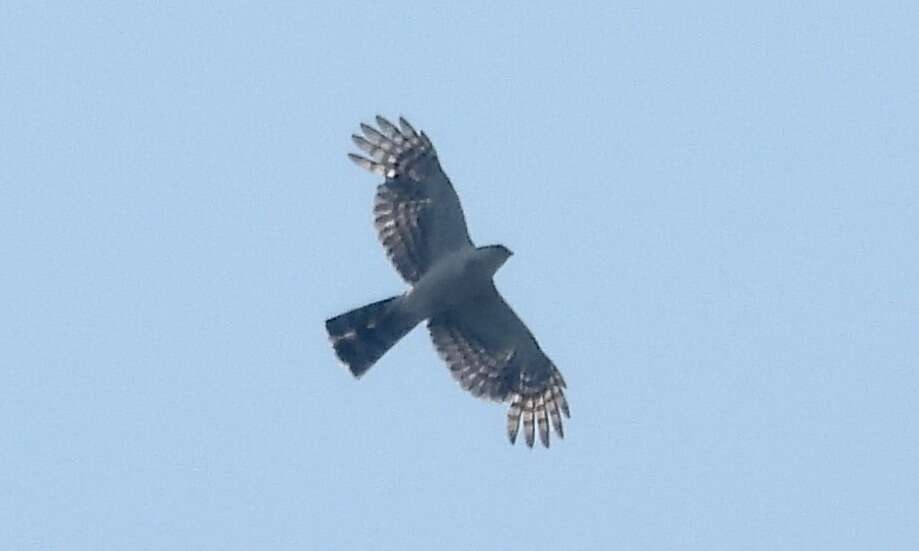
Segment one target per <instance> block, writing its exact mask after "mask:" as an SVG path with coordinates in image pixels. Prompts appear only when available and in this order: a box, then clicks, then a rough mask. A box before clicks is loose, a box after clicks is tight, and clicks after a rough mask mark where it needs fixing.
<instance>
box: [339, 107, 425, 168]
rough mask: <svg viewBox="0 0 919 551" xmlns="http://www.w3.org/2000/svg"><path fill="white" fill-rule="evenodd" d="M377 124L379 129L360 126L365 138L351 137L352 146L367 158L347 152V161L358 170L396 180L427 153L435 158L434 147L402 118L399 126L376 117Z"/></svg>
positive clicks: (364, 125)
mask: <svg viewBox="0 0 919 551" xmlns="http://www.w3.org/2000/svg"><path fill="white" fill-rule="evenodd" d="M376 122H377V126H379V128H380V129H379V130H377V129H376V128H374V127H372V126H370V125H369V124H364V123H361V131H362V132H363V133H364V135H363V136H360V135H358V134H353V135H352V136H351V139H352V140H353V141H354V145H356V146H357V147H358V148H360V149H361V151H363V152H364V153H366V154H367V156H368V157H369V158H367V157H363V156H361V155H357V154H355V153H348V158H349V159H351V160H352V161H354V163H355V164H357V165H358V166H359V167H361V168H363V169H365V170H368V171H370V172H373V173H374V174H378V175H380V176H383V177H384V178H387V179H390V178H395V177H396V176H397V175H398V173H399V172H400V171H401V170H402V169H404V168H405V167H406V166H409V165H410V164H411V163H412V161H413V160H414V159H415V158H416V157H419V156H422V155H426V154H429V153H431V154H434V155H436V153H435V152H434V145H433V144H432V143H431V140H430V139H429V138H428V137H427V136H426V135H425V133H424V132H418V131H416V130H415V129H414V128H413V127H412V125H411V124H409V123H408V121H407V120H405V119H404V118H402V117H399V126H396V125H395V124H393V123H391V122H389V121H388V120H387V119H385V118H384V117H382V116H379V115H377V117H376ZM411 154H414V155H413V156H412V155H411Z"/></svg>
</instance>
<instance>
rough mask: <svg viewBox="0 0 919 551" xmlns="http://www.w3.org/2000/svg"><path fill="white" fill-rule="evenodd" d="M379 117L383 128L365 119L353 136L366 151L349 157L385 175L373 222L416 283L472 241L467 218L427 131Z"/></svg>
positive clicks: (398, 267) (396, 262) (400, 266)
mask: <svg viewBox="0 0 919 551" xmlns="http://www.w3.org/2000/svg"><path fill="white" fill-rule="evenodd" d="M376 121H377V126H378V128H374V127H372V126H370V125H367V124H361V131H363V133H364V135H363V136H359V135H357V134H355V135H353V136H352V139H353V140H354V143H355V144H356V145H357V146H358V147H359V148H360V149H361V150H362V151H364V153H366V154H367V157H362V156H360V155H355V154H354V153H349V154H348V157H350V158H351V160H352V161H354V162H355V163H357V164H358V165H359V166H361V167H363V168H365V169H367V170H369V171H370V172H373V173H375V174H379V175H380V176H383V177H384V178H385V179H386V180H385V181H384V182H383V183H382V184H380V186H379V187H378V188H377V194H376V199H375V201H374V207H373V214H374V225H375V226H376V229H377V233H378V234H379V238H380V241H381V242H382V243H383V247H384V248H385V249H386V254H387V255H388V256H389V258H390V260H392V263H393V264H394V265H395V267H396V270H398V271H399V273H400V274H401V275H402V277H403V278H404V279H405V280H406V281H408V282H410V283H414V282H416V281H418V280H419V279H420V278H421V276H422V275H424V273H425V272H426V271H427V270H428V268H430V267H431V266H432V265H433V264H434V263H435V262H436V261H437V260H438V259H439V258H441V257H443V256H446V255H447V254H449V253H451V252H453V251H456V250H458V249H460V248H463V247H466V246H470V245H471V241H470V239H469V233H468V231H467V230H466V219H465V217H464V216H463V209H462V207H461V206H460V202H459V198H458V197H457V196H456V191H454V190H453V185H452V184H450V180H449V179H448V178H447V175H446V174H444V171H443V170H442V169H441V168H440V163H439V162H438V160H437V152H436V151H434V146H433V145H432V144H431V140H430V139H428V137H427V136H426V135H425V134H424V132H417V131H415V129H414V128H412V126H411V125H410V124H409V123H408V122H407V121H406V120H405V119H403V118H401V117H400V118H399V126H398V127H397V126H396V125H394V124H393V123H391V122H389V121H388V120H386V119H384V118H383V117H379V116H378V117H377V118H376Z"/></svg>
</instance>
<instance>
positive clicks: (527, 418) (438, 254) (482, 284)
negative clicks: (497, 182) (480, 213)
mask: <svg viewBox="0 0 919 551" xmlns="http://www.w3.org/2000/svg"><path fill="white" fill-rule="evenodd" d="M376 122H377V128H374V127H372V126H370V125H367V124H361V130H362V131H363V136H359V135H357V134H355V135H354V136H352V138H353V140H354V143H355V144H356V145H357V147H359V148H360V149H361V150H362V151H364V153H365V154H366V157H362V156H360V155H355V154H353V153H349V154H348V157H350V158H351V160H352V161H354V162H355V163H356V164H357V165H358V166H360V167H363V168H365V169H367V170H369V171H370V172H373V173H374V174H377V175H379V176H382V177H383V178H384V181H383V183H382V184H380V185H379V187H377V193H376V198H375V200H374V207H373V214H374V224H375V226H376V230H377V233H378V234H379V238H380V241H381V242H382V243H383V247H384V248H385V249H386V254H387V255H388V256H389V259H390V260H391V261H392V263H393V264H394V265H395V267H396V270H398V272H399V274H401V275H402V277H403V278H404V279H405V281H406V282H407V283H408V284H409V285H410V288H409V290H408V291H406V292H405V293H404V294H401V295H397V296H394V297H392V298H388V299H386V300H382V301H379V302H375V303H373V304H368V305H367V306H364V307H362V308H357V309H355V310H352V311H350V312H346V313H344V314H342V315H340V316H337V317H334V318H331V319H329V320H327V321H326V322H325V326H326V329H327V330H328V332H329V337H330V339H331V341H332V344H333V346H334V347H335V353H336V354H337V355H338V358H339V359H341V361H342V362H344V363H345V364H346V365H347V366H348V369H349V370H350V371H351V373H352V374H353V375H354V376H355V377H360V376H362V375H363V374H364V373H366V372H367V370H368V369H370V367H371V366H372V365H373V364H374V362H376V361H377V360H378V359H380V357H381V356H382V355H383V354H384V353H385V352H386V351H387V350H389V349H390V348H391V347H392V346H393V345H394V344H396V342H397V341H398V340H399V339H401V338H402V337H404V336H405V335H406V334H407V333H408V332H409V331H411V330H412V328H414V327H415V326H416V325H418V324H419V323H421V322H422V321H425V320H427V325H428V331H430V333H431V339H432V340H433V341H434V347H435V348H436V349H437V351H438V353H440V356H441V357H442V358H443V359H444V361H446V363H447V365H448V366H449V367H450V372H451V373H452V374H453V377H454V378H456V379H457V381H459V383H460V385H462V387H463V388H464V389H465V390H468V391H469V392H471V393H472V394H473V395H475V396H479V397H484V398H490V399H492V400H496V401H499V402H508V401H509V402H510V407H509V409H508V411H507V435H508V437H509V438H510V441H511V443H514V441H515V440H516V439H517V433H518V431H519V429H520V424H521V421H522V422H523V434H524V437H525V438H526V443H527V445H528V446H530V447H532V446H533V442H534V441H535V438H536V437H535V435H536V429H537V428H538V429H539V439H540V440H541V441H542V444H543V445H544V446H546V447H548V446H549V424H550V423H551V425H552V427H553V428H554V429H555V432H556V433H557V434H558V436H559V437H562V436H564V433H563V431H562V415H564V416H565V417H569V416H570V414H569V412H568V403H567V401H566V400H565V394H564V391H563V389H564V388H565V381H564V380H563V379H562V375H561V373H559V372H558V370H557V369H556V368H555V365H554V364H553V363H552V360H550V359H549V358H548V357H547V356H546V355H545V353H543V351H542V349H540V348H539V344H537V342H536V339H535V338H533V335H532V333H530V331H529V329H527V327H526V325H524V323H523V321H521V320H520V318H518V317H517V315H516V314H515V313H514V311H513V310H511V308H510V306H508V305H507V303H506V302H505V301H504V299H503V298H502V297H501V294H500V293H499V292H498V290H497V289H496V288H495V284H494V281H493V280H492V277H493V276H494V274H495V272H497V270H498V268H500V267H501V265H502V264H504V262H506V261H507V259H508V258H509V257H510V256H511V254H512V253H511V251H510V250H508V249H507V248H506V247H504V246H503V245H489V246H486V247H476V246H475V245H474V244H473V243H472V240H471V239H470V238H469V232H468V231H467V229H466V220H465V218H464V217H463V209H462V207H461V206H460V202H459V198H458V197H457V196H456V192H455V191H454V190H453V186H452V185H451V184H450V180H449V179H448V178H447V175H446V174H444V172H443V170H442V169H441V167H440V163H439V162H438V160H437V153H436V152H435V151H434V146H433V145H432V144H431V140H430V139H428V137H427V136H426V135H425V133H424V132H417V131H416V130H415V129H414V128H412V126H411V125H410V124H409V123H408V122H407V121H406V120H405V119H403V118H400V119H399V125H398V126H396V125H395V124H393V123H391V122H390V121H388V120H386V119H385V118H383V117H379V116H378V117H377V118H376Z"/></svg>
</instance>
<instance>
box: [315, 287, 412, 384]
mask: <svg viewBox="0 0 919 551" xmlns="http://www.w3.org/2000/svg"><path fill="white" fill-rule="evenodd" d="M401 298H402V297H401V296H395V297H391V298H388V299H386V300H381V301H379V302H374V303H373V304H368V305H367V306H363V307H361V308H356V309H354V310H351V311H350V312H345V313H344V314H341V315H340V316H336V317H334V318H331V319H329V320H326V322H325V328H326V331H328V332H329V339H331V341H332V346H334V347H335V354H337V355H338V359H340V360H341V361H342V362H344V363H345V365H347V366H348V369H349V370H350V371H351V374H352V375H354V376H355V377H360V376H361V375H363V374H364V373H366V372H367V370H368V369H370V368H371V367H372V366H373V364H374V363H376V361H377V360H379V359H380V358H381V357H382V356H383V354H385V353H386V351H387V350H389V349H390V348H392V347H393V345H394V344H396V343H397V342H399V339H401V338H402V337H404V336H405V335H407V334H408V332H409V331H411V330H412V329H413V328H414V327H415V326H416V325H418V323H419V322H420V321H421V320H419V319H415V317H414V316H412V315H411V314H409V313H407V312H405V311H404V310H403V309H402V308H401V306H402V303H401Z"/></svg>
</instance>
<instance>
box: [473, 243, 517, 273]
mask: <svg viewBox="0 0 919 551" xmlns="http://www.w3.org/2000/svg"><path fill="white" fill-rule="evenodd" d="M478 251H479V253H478V255H479V259H480V260H481V262H482V264H483V265H484V266H485V268H486V269H487V270H488V272H489V273H491V274H492V275H494V273H495V272H497V271H498V268H500V267H501V266H503V265H504V263H505V262H507V259H508V258H510V257H511V256H512V255H513V254H514V253H513V252H511V250H510V249H508V248H507V247H505V246H504V245H488V246H487V247H479V248H478Z"/></svg>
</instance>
